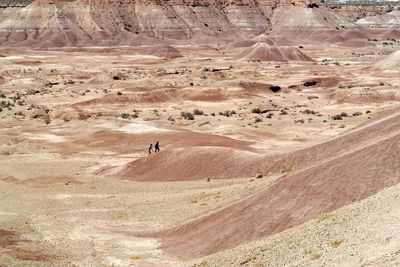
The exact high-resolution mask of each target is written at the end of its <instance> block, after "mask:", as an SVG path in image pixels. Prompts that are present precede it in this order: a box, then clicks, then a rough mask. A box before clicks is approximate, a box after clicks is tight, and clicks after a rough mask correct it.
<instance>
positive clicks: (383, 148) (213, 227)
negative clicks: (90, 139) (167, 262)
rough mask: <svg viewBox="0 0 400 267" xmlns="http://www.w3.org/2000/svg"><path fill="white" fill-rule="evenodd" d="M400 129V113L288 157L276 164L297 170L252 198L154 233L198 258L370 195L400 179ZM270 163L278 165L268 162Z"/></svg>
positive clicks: (169, 248) (176, 251)
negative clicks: (290, 166) (283, 164)
mask: <svg viewBox="0 0 400 267" xmlns="http://www.w3.org/2000/svg"><path fill="white" fill-rule="evenodd" d="M399 127H400V113H399V112H398V111H397V112H396V113H395V114H394V115H390V116H387V117H385V118H381V119H378V120H376V121H374V122H371V123H369V124H367V125H363V126H360V127H358V128H357V129H355V130H353V131H350V132H349V133H347V134H344V135H342V136H340V137H338V138H335V139H333V140H332V141H329V142H326V143H323V144H320V145H316V146H314V147H311V148H307V149H304V150H300V151H297V152H294V153H293V154H291V155H288V156H285V157H282V159H280V160H278V161H277V162H275V163H274V164H278V162H281V163H280V164H282V163H283V162H286V164H291V165H292V166H295V167H294V168H295V169H296V171H293V172H292V173H290V174H288V175H285V176H284V177H282V178H280V179H279V180H277V181H276V182H275V183H274V184H272V185H271V186H268V187H266V188H264V189H262V190H260V191H259V192H257V193H255V194H253V195H251V196H250V197H248V198H246V199H241V200H238V201H236V202H234V203H232V204H230V205H227V206H225V207H222V208H220V209H218V210H215V211H214V212H211V213H209V214H206V215H203V216H200V217H198V218H195V219H193V220H190V221H188V222H185V223H182V224H180V225H177V226H175V227H172V228H171V229H167V230H165V231H161V232H158V233H155V234H154V236H156V237H159V238H160V239H161V241H162V248H163V249H165V250H166V251H169V252H171V253H174V254H178V255H180V256H181V257H183V258H194V257H198V256H204V255H208V254H212V253H215V252H217V251H221V250H224V249H228V248H232V247H234V246H237V245H239V244H242V243H245V242H247V241H250V240H254V239H258V238H261V237H265V236H268V235H271V234H274V233H278V232H280V231H283V230H285V229H288V228H290V227H293V226H295V225H298V224H301V223H303V222H305V221H307V220H309V219H312V218H314V217H316V216H318V215H319V214H321V213H325V212H329V211H332V210H335V209H338V208H340V207H342V206H344V205H347V204H349V203H352V202H355V201H358V200H361V199H364V198H366V197H368V196H370V195H372V194H375V193H377V192H378V191H380V190H382V189H383V188H385V187H388V186H391V185H394V184H396V183H398V182H399V181H400V161H399V160H398V159H399V157H400V149H399V146H400V132H399V130H398V129H399ZM199 160H201V158H200V157H199ZM215 162H216V163H218V161H215ZM259 164H260V165H259V166H261V165H262V164H263V163H262V162H259ZM264 164H266V165H267V166H268V165H269V166H270V168H269V169H271V168H272V169H273V165H274V164H272V166H271V163H268V160H264ZM238 166H240V165H231V168H237V167H238ZM304 166H307V167H304ZM227 169H229V168H228V167H227ZM196 171H197V172H201V171H204V170H203V169H202V168H201V167H200V168H198V169H197V170H196Z"/></svg>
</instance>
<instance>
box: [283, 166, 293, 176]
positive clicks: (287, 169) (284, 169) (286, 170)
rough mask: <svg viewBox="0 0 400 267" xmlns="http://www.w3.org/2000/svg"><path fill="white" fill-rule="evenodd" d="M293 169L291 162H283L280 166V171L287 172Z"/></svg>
mask: <svg viewBox="0 0 400 267" xmlns="http://www.w3.org/2000/svg"><path fill="white" fill-rule="evenodd" d="M292 170H293V165H291V164H285V165H284V166H283V167H282V168H281V173H282V174H283V173H287V172H291V171H292Z"/></svg>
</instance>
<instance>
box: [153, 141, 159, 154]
mask: <svg viewBox="0 0 400 267" xmlns="http://www.w3.org/2000/svg"><path fill="white" fill-rule="evenodd" d="M159 152H160V141H157V143H156V145H155V149H154V153H159Z"/></svg>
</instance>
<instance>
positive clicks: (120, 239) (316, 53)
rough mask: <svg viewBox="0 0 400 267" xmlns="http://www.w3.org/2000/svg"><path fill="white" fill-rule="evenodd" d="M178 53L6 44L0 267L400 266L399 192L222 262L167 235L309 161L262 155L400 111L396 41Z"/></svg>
mask: <svg viewBox="0 0 400 267" xmlns="http://www.w3.org/2000/svg"><path fill="white" fill-rule="evenodd" d="M174 48H175V49H176V50H179V55H177V57H176V56H175V54H174V53H176V52H177V51H175V50H174V49H172V48H171V47H169V48H165V47H164V48H159V49H163V50H165V51H164V52H165V53H164V54H163V55H161V56H154V55H149V54H148V53H147V51H148V47H137V48H128V47H126V48H123V47H122V48H96V47H93V48H85V49H77V48H76V49H72V48H71V49H67V48H66V49H54V50H48V51H38V50H29V49H17V48H16V49H11V48H10V49H1V50H0V54H2V55H3V57H1V58H0V62H1V64H0V93H1V95H0V97H1V98H0V103H1V108H0V110H1V112H0V125H1V129H0V163H1V165H0V166H1V168H0V196H1V201H0V266H2V267H5V266H397V265H399V264H400V256H399V254H400V235H399V229H400V228H399V227H400V195H399V192H400V189H399V186H398V185H393V186H391V187H388V188H385V189H383V190H379V192H378V193H376V194H371V195H370V196H367V195H366V196H365V197H366V198H364V199H362V200H360V201H359V199H354V200H355V202H354V201H349V202H348V204H347V205H344V206H343V207H340V208H339V209H335V210H333V211H329V212H321V213H319V212H318V211H316V212H317V213H319V214H318V215H317V216H313V218H310V219H307V220H305V221H304V222H302V223H299V224H297V225H293V227H289V228H288V229H283V231H279V232H278V233H273V234H271V235H269V234H268V235H267V234H266V235H265V236H260V238H259V239H257V240H248V239H246V238H244V237H243V236H241V237H240V236H239V237H238V238H239V239H241V238H242V241H243V242H241V240H235V242H236V241H237V243H238V244H240V245H239V246H234V247H230V246H229V244H228V245H223V246H221V247H222V248H226V249H223V250H221V249H219V248H215V249H213V248H210V246H209V245H208V247H207V248H208V250H207V251H212V252H216V253H207V252H204V251H206V250H204V251H203V252H201V253H200V252H199V253H196V252H193V255H195V256H193V257H190V254H191V253H190V252H189V253H188V252H187V250H184V249H183V250H182V251H183V252H182V255H181V253H179V252H178V253H177V252H176V250H174V247H175V245H176V246H178V247H179V246H181V245H182V244H180V243H179V244H178V242H179V241H170V239H169V236H168V237H165V238H164V236H162V235H163V234H162V233H161V237H160V235H159V231H161V232H162V231H163V229H169V228H171V227H172V228H173V229H174V227H179V226H180V225H185V224H186V223H187V222H188V221H189V222H190V221H191V220H196V218H201V217H202V216H207V214H209V213H211V214H218V211H219V210H223V208H224V207H226V206H230V205H235V203H237V202H238V201H240V200H243V199H246V198H251V196H252V195H254V194H259V192H260V190H263V188H268V187H269V186H274V185H276V184H277V183H278V182H279V181H280V180H282V179H285V177H290V175H291V173H293V174H295V173H296V172H301V169H302V168H305V166H303V165H306V164H305V163H304V164H303V163H302V160H300V159H298V161H297V162H296V161H294V160H293V161H291V162H285V163H284V164H281V165H279V166H278V165H276V166H275V165H274V166H273V167H268V168H266V167H264V166H263V163H262V162H263V161H268V160H269V161H271V160H272V159H279V158H282V157H283V158H285V155H287V154H288V153H291V152H293V151H299V150H302V149H305V150H307V149H308V148H310V147H315V146H319V145H321V144H324V143H325V142H329V141H330V142H332V140H333V141H334V140H335V138H337V137H338V136H339V137H340V136H346V135H348V133H351V132H352V131H354V130H357V129H358V128H360V127H361V129H364V128H363V127H367V128H365V129H369V128H368V127H369V126H368V125H369V124H370V123H371V122H373V123H374V122H375V123H380V120H385V118H386V117H385V116H388V114H389V116H390V114H398V107H399V102H398V100H399V98H400V93H399V87H400V80H399V79H398V78H396V77H399V76H397V75H398V74H399V73H398V72H397V75H396V74H395V73H396V72H395V73H392V72H390V71H389V72H388V71H387V70H382V69H381V68H380V67H379V66H380V65H379V64H378V65H377V64H376V63H377V62H380V61H381V60H385V59H387V58H388V56H390V54H391V53H392V52H393V51H396V50H398V49H399V48H398V47H397V46H396V45H395V46H394V47H384V46H378V47H373V48H371V47H365V48H341V47H336V46H325V47H320V46H318V45H305V46H304V47H303V48H302V49H301V52H302V53H304V54H306V55H308V56H309V57H310V58H311V59H312V61H302V62H290V63H287V62H265V61H247V60H239V59H238V57H239V56H240V55H241V53H242V51H243V50H242V49H241V48H231V47H228V46H226V45H218V44H212V45H210V46H196V45H192V46H191V45H185V46H175V47H174ZM256 52H257V51H256ZM171 55H172V56H171ZM164 57H165V58H164ZM399 58H400V57H399ZM399 58H398V59H397V60H399ZM393 60H394V59H393ZM394 71H396V70H394ZM396 110H397V111H396ZM395 112H397V113H395ZM397 118H398V117H397ZM371 131H372V130H371ZM395 133H396V130H393V132H391V137H392V136H395V135H394V134H395ZM397 134H398V133H397ZM360 135H362V134H360ZM396 136H398V135H396ZM379 137H380V135H379V134H377V136H376V138H379ZM360 138H361V137H360ZM157 140H159V141H160V144H161V152H160V153H159V154H152V155H148V152H147V148H148V146H149V144H150V143H153V144H154V143H155V142H156V141H157ZM342 145H343V146H346V143H344V144H342ZM393 146H397V150H399V147H398V139H397V141H395V142H393ZM348 149H350V147H349V148H348ZM395 149H396V147H395ZM310 151H312V150H310ZM310 153H313V152H310ZM376 153H378V152H376ZM321 156H324V154H323V153H322V152H321ZM263 157H267V158H266V159H264V158H263ZM397 159H398V158H397ZM318 160H320V159H318ZM307 164H308V163H307ZM308 165H311V164H308ZM308 165H307V166H308ZM396 166H397V165H396ZM357 167H359V166H358V165H357ZM367 167H368V166H365V168H367ZM396 168H397V167H396ZM396 170H397V169H396ZM361 171H362V170H361V169H360V172H361ZM288 175H289V176H288ZM398 176H399V172H397V177H398ZM294 177H295V176H294ZM357 181H358V180H357ZM327 183H328V181H327ZM360 186H361V185H360ZM342 190H344V191H345V190H346V188H342ZM320 198H321V199H323V198H324V195H322V194H321V196H320ZM249 209H251V207H250V208H249ZM282 209H284V208H283V207H282ZM256 213H257V212H256ZM254 216H255V215H254ZM229 218H231V217H229ZM236 219H237V220H238V221H240V220H241V217H240V216H239V215H238V216H237V218H236ZM269 219H270V218H269V217H268V216H266V217H265V218H263V220H266V221H267V220H269ZM233 223H234V224H235V223H236V222H235V221H233ZM213 227H214V226H212V225H211V226H210V227H209V228H210V229H208V230H209V231H208V230H207V231H203V232H199V231H197V232H195V233H196V236H193V237H191V238H192V239H196V238H200V237H202V239H201V241H199V242H206V241H204V240H207V239H208V238H211V237H212V235H213V233H214V232H213V231H212V228H213ZM252 227H255V228H257V224H256V225H249V228H252ZM243 228H246V227H243ZM242 230H243V233H244V235H246V229H242ZM178 233H179V231H178ZM171 238H172V239H173V238H174V237H171ZM173 240H175V239H173ZM196 240H197V239H196ZM171 242H172V243H171ZM174 242H175V243H174ZM221 242H222V241H221ZM235 244H236V243H235ZM202 246H203V243H201V244H199V247H202ZM188 254H189V256H188Z"/></svg>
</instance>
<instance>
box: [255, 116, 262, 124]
mask: <svg viewBox="0 0 400 267" xmlns="http://www.w3.org/2000/svg"><path fill="white" fill-rule="evenodd" d="M262 121H263V120H262V119H261V118H258V117H257V118H255V119H254V122H255V123H259V122H262Z"/></svg>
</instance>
